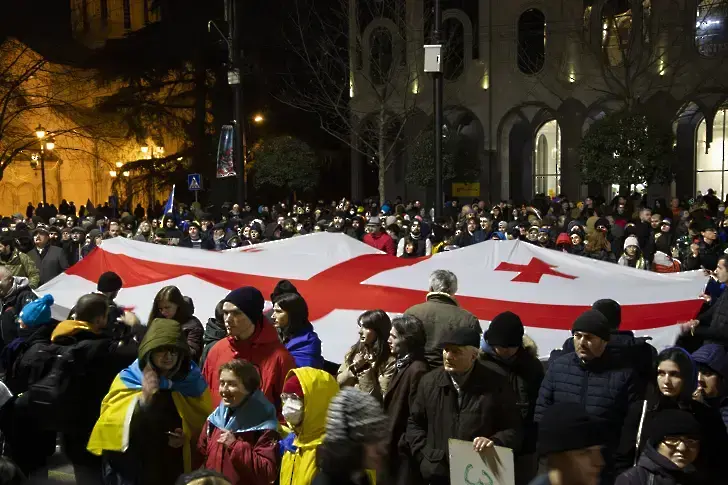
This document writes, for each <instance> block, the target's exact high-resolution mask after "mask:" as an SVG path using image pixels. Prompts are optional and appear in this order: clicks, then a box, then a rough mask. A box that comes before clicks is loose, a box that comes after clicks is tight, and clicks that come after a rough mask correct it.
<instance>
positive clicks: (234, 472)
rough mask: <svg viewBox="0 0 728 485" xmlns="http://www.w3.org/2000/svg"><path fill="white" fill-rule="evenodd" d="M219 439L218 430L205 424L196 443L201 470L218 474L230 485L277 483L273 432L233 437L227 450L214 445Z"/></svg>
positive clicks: (239, 434)
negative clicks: (202, 458)
mask: <svg viewBox="0 0 728 485" xmlns="http://www.w3.org/2000/svg"><path fill="white" fill-rule="evenodd" d="M208 433H209V435H208ZM221 435H222V430H221V429H219V428H217V427H215V426H211V425H210V422H209V421H208V422H206V423H205V428H204V429H203V430H202V433H201V434H200V439H199V441H198V442H197V451H198V452H199V453H200V454H201V455H202V456H204V457H205V461H204V463H203V468H206V469H208V470H215V471H217V472H220V473H222V474H223V475H225V476H226V477H227V478H228V479H229V480H230V483H232V484H233V485H238V484H240V485H243V484H244V485H270V484H271V483H273V482H275V481H276V480H277V479H278V453H277V450H278V438H279V435H278V432H277V431H274V430H265V431H249V432H245V433H237V434H236V435H235V438H236V440H235V443H233V444H232V446H230V447H226V446H225V445H223V444H222V443H218V442H217V440H218V439H220V436H221Z"/></svg>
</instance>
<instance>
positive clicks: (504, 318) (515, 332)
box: [485, 312, 523, 347]
mask: <svg viewBox="0 0 728 485" xmlns="http://www.w3.org/2000/svg"><path fill="white" fill-rule="evenodd" d="M485 341H486V342H488V344H489V345H491V346H493V345H497V346H499V347H520V346H521V345H522V344H523V323H522V322H521V319H520V318H519V317H518V315H516V314H515V313H513V312H503V313H501V314H499V315H496V316H495V317H494V318H493V320H492V321H491V322H490V326H489V327H488V331H487V332H485Z"/></svg>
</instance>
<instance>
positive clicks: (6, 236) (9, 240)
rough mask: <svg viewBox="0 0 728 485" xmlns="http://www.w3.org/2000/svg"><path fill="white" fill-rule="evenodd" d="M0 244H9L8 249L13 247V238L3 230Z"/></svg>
mask: <svg viewBox="0 0 728 485" xmlns="http://www.w3.org/2000/svg"><path fill="white" fill-rule="evenodd" d="M0 244H2V245H3V246H10V249H14V248H15V238H14V237H13V235H12V234H11V233H9V232H5V233H3V235H2V236H0Z"/></svg>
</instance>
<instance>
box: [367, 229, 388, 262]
mask: <svg viewBox="0 0 728 485" xmlns="http://www.w3.org/2000/svg"><path fill="white" fill-rule="evenodd" d="M364 243H365V244H368V245H370V246H371V247H373V248H375V249H379V250H380V251H384V252H385V253H387V254H389V255H390V256H394V255H395V252H396V251H395V247H394V241H393V240H392V238H391V237H390V236H389V234H387V233H386V232H384V231H380V232H372V233H369V234H367V235H366V236H364Z"/></svg>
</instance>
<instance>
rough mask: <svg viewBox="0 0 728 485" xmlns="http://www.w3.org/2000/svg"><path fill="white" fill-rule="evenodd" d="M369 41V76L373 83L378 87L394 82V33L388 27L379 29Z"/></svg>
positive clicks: (374, 31)
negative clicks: (392, 75) (392, 74)
mask: <svg viewBox="0 0 728 485" xmlns="http://www.w3.org/2000/svg"><path fill="white" fill-rule="evenodd" d="M369 39H370V41H369V42H370V43H369V54H370V56H371V63H370V65H369V70H370V72H369V74H370V76H371V78H372V82H373V83H374V84H377V85H382V84H387V83H388V82H390V81H392V79H390V77H391V73H392V52H393V51H392V47H393V46H392V32H390V31H389V29H388V28H386V27H377V28H376V29H374V30H373V31H372V34H371V37H370V38H369Z"/></svg>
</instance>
